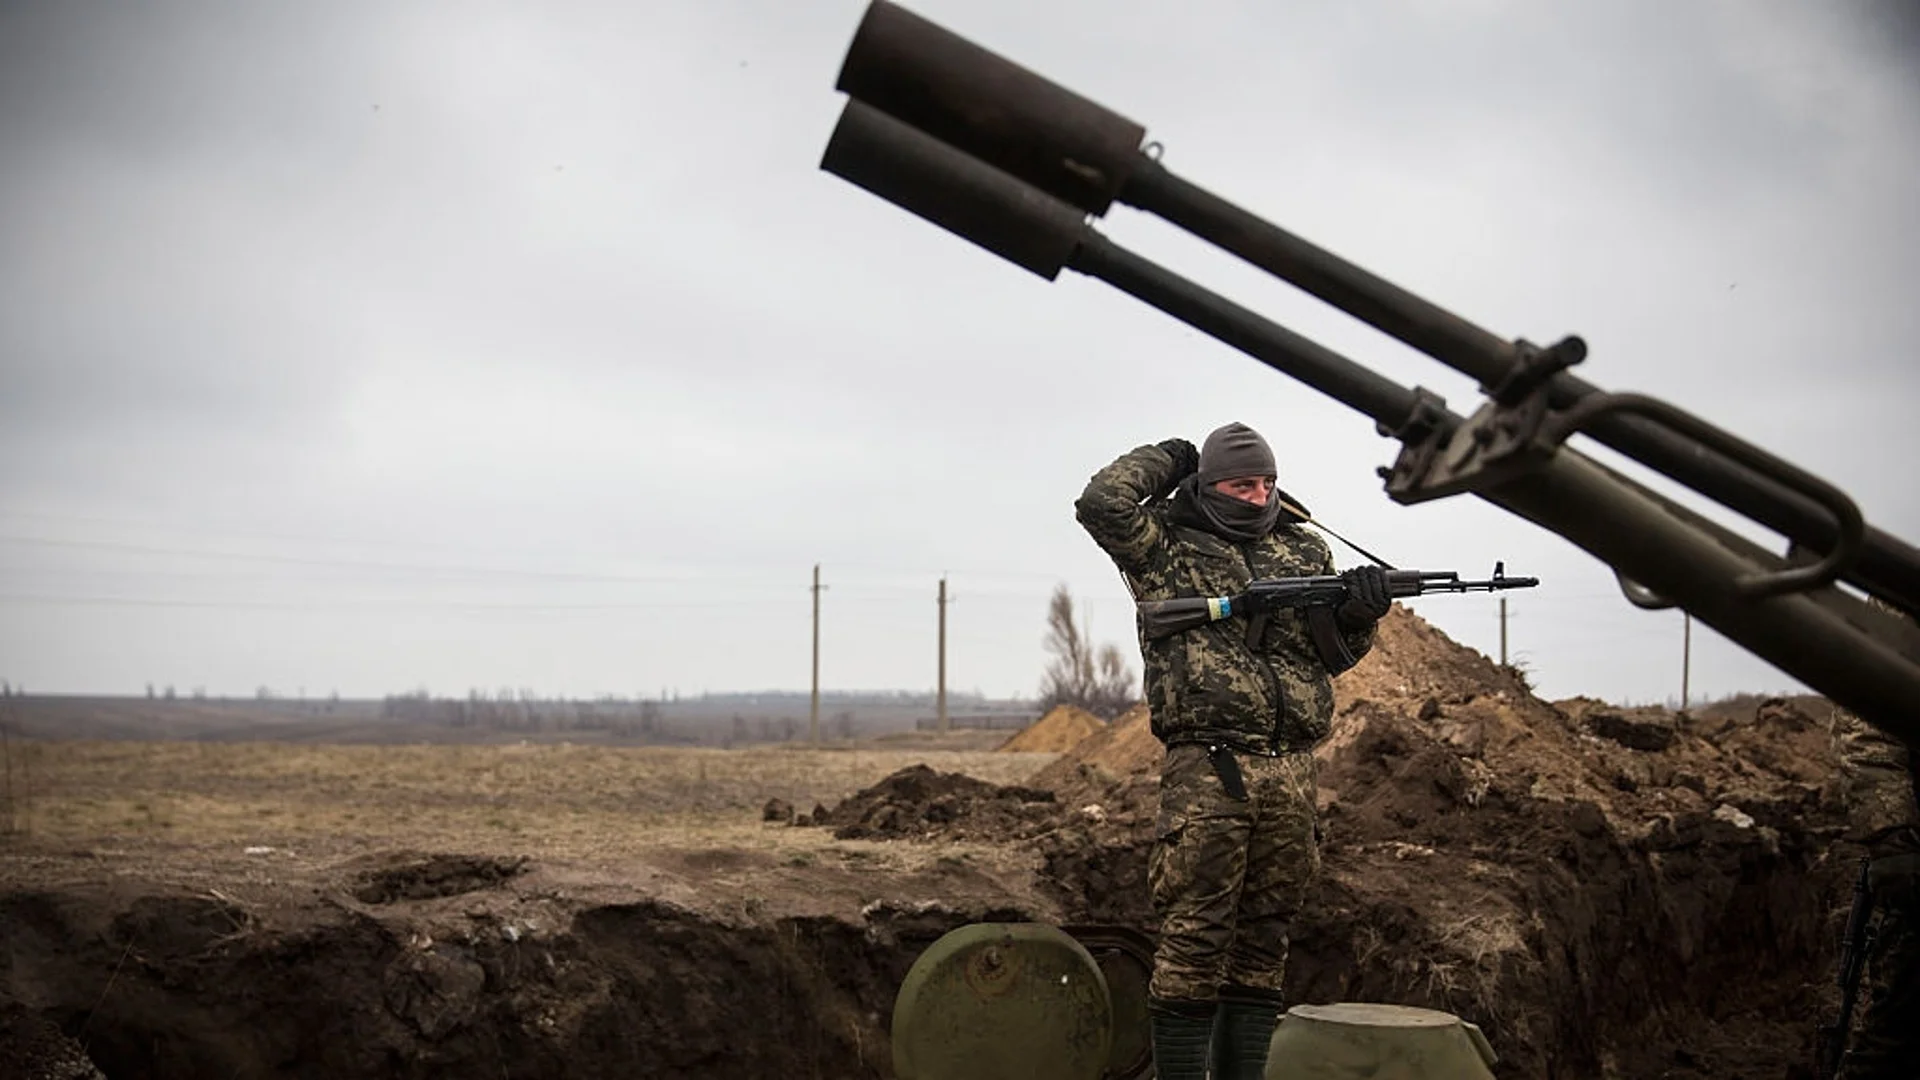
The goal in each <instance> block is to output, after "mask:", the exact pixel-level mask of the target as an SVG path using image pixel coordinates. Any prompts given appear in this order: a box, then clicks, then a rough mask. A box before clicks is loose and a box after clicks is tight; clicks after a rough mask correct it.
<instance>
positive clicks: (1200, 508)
mask: <svg viewBox="0 0 1920 1080" xmlns="http://www.w3.org/2000/svg"><path fill="white" fill-rule="evenodd" d="M1274 475H1275V469H1274V461H1273V449H1272V448H1271V447H1269V446H1268V445H1267V440H1265V439H1263V438H1261V437H1260V433H1259V432H1257V431H1255V430H1253V429H1252V428H1250V427H1248V426H1247V425H1245V424H1240V423H1233V424H1228V425H1227V426H1225V427H1223V428H1219V429H1216V430H1215V431H1214V432H1213V434H1211V435H1208V436H1207V441H1206V442H1205V443H1203V444H1202V445H1201V447H1200V469H1199V471H1198V472H1196V473H1194V474H1193V475H1192V476H1190V477H1188V478H1187V479H1186V480H1185V481H1183V482H1182V483H1181V485H1180V491H1179V495H1180V496H1181V497H1182V499H1181V501H1183V502H1185V503H1186V504H1187V507H1185V508H1183V509H1190V510H1191V511H1192V512H1193V513H1194V514H1195V515H1196V516H1197V517H1198V519H1199V520H1200V522H1202V523H1204V525H1205V527H1206V528H1207V530H1208V531H1209V532H1212V533H1215V534H1216V535H1218V536H1221V537H1224V538H1225V539H1228V540H1231V541H1233V542H1235V543H1242V544H1243V543H1246V542H1248V541H1251V540H1258V539H1260V538H1261V537H1263V536H1266V535H1267V534H1268V533H1271V532H1273V530H1274V528H1275V526H1277V525H1279V524H1280V521H1281V517H1282V514H1283V512H1284V511H1283V509H1282V504H1283V503H1285V502H1288V501H1290V500H1286V499H1282V498H1281V497H1280V491H1279V490H1278V489H1277V488H1276V489H1275V490H1274V491H1273V493H1272V494H1271V495H1270V496H1269V497H1268V499H1267V505H1265V506H1255V505H1254V504H1252V503H1250V502H1247V501H1246V500H1244V499H1236V498H1234V497H1233V496H1231V495H1227V494H1224V493H1222V492H1219V491H1216V490H1214V487H1213V485H1215V484H1217V483H1219V482H1220V481H1222V480H1234V479H1237V478H1239V477H1242V476H1265V477H1268V478H1272V477H1273V476H1274ZM1286 517H1287V519H1288V520H1293V519H1294V515H1292V514H1287V515H1286Z"/></svg>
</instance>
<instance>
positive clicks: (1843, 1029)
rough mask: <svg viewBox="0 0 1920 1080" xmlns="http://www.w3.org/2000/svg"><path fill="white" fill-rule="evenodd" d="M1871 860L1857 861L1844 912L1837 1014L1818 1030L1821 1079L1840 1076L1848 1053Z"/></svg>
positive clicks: (1865, 940) (1868, 912)
mask: <svg viewBox="0 0 1920 1080" xmlns="http://www.w3.org/2000/svg"><path fill="white" fill-rule="evenodd" d="M1872 865H1873V863H1872V860H1870V859H1862V860H1860V875H1859V876H1858V877H1856V878H1854V879H1853V910H1852V911H1850V912H1848V914H1847V933H1846V936H1845V937H1843V938H1841V939H1840V1015H1839V1016H1838V1017H1837V1018H1836V1019H1835V1020H1834V1022H1833V1023H1832V1024H1831V1025H1828V1026H1823V1027H1822V1028H1821V1029H1820V1080H1833V1078H1834V1077H1835V1076H1838V1075H1840V1059H1841V1058H1842V1057H1844V1056H1845V1055H1846V1052H1847V1034H1848V1032H1849V1030H1850V1029H1851V1028H1852V1027H1853V1006H1854V1003H1855V1001H1856V1000H1857V999H1858V998H1859V996H1860V970H1861V968H1863V967H1865V966H1866V963H1867V952H1868V950H1869V948H1870V947H1871V946H1872V941H1871V937H1872V933H1873V931H1872V930H1871V929H1870V928H1869V926H1868V920H1869V919H1870V918H1872V916H1873V875H1872V874H1871V872H1870V871H1871V868H1872Z"/></svg>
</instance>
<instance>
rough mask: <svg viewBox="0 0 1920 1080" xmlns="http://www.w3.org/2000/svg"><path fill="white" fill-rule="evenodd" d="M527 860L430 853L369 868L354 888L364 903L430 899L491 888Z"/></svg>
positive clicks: (522, 868)
mask: <svg viewBox="0 0 1920 1080" xmlns="http://www.w3.org/2000/svg"><path fill="white" fill-rule="evenodd" d="M526 865H527V860H526V859H525V858H518V859H496V858H489V857H486V856H476V855H432V856H425V857H418V858H404V859H403V860H402V861H401V862H400V863H399V865H396V866H387V867H383V868H381V869H378V870H370V871H367V872H366V873H364V874H363V875H362V876H361V880H360V884H359V885H358V887H356V888H355V889H354V890H353V895H354V898H355V899H357V900H359V901H360V902H361V903H363V904H391V903H393V902H394V901H396V900H431V899H434V898H435V897H441V896H459V895H461V894H462V893H470V892H479V891H480V890H482V889H491V888H494V887H496V886H498V885H499V884H500V883H501V882H503V881H507V880H509V879H511V878H513V877H516V876H518V875H519V874H521V873H522V872H523V871H525V870H526Z"/></svg>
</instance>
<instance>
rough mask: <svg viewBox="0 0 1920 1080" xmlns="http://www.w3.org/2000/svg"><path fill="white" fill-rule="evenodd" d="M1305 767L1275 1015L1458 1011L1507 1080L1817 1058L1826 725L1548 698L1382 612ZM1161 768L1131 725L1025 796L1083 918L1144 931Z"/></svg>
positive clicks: (1762, 706) (1826, 833)
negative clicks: (1300, 872) (1304, 902)
mask: <svg viewBox="0 0 1920 1080" xmlns="http://www.w3.org/2000/svg"><path fill="white" fill-rule="evenodd" d="M1335 698H1336V703H1337V704H1336V709H1337V713H1338V716H1337V718H1336V721H1335V725H1334V731H1333V734H1332V735H1331V737H1330V738H1328V739H1327V740H1326V742H1325V743H1323V744H1322V745H1321V746H1320V747H1319V748H1318V749H1317V751H1316V755H1315V756H1316V758H1317V759H1318V760H1319V763H1320V785H1321V791H1320V803H1321V806H1322V810H1323V817H1322V829H1323V833H1324V837H1325V842H1324V846H1323V853H1324V856H1325V861H1324V873H1323V876H1322V879H1321V884H1320V886H1319V887H1318V888H1317V889H1316V891H1315V893H1314V897H1313V900H1312V901H1311V903H1310V906H1309V909H1308V910H1307V912H1305V913H1304V914H1303V917H1302V919H1301V921H1300V924H1299V926H1298V927H1297V931H1298V932H1297V935H1296V938H1295V949H1294V955H1295V959H1294V962H1293V963H1292V965H1291V966H1290V968H1289V980H1288V981H1289V988H1288V992H1289V996H1290V998H1291V999H1292V1000H1296V1001H1334V1000H1374V1001H1388V1002H1399V1003H1404V1004H1411V1005H1425V1006H1429V1007H1435V1008H1442V1009H1447V1010H1449V1011H1452V1012H1456V1013H1460V1014H1462V1015H1464V1016H1467V1017H1469V1018H1470V1019H1474V1020H1476V1021H1477V1022H1479V1023H1481V1024H1482V1025H1483V1026H1484V1027H1486V1028H1487V1029H1488V1032H1489V1035H1490V1036H1491V1037H1492V1038H1493V1040H1494V1043H1495V1045H1496V1047H1497V1048H1498V1049H1499V1050H1500V1052H1501V1054H1502V1056H1503V1058H1504V1063H1503V1065H1502V1067H1501V1068H1500V1069H1498V1070H1496V1072H1497V1073H1498V1075H1501V1076H1503V1077H1506V1076H1516V1077H1518V1076H1527V1077H1536V1076H1537V1077H1567V1076H1589V1075H1602V1076H1607V1075H1623V1076H1626V1075H1633V1076H1637V1075H1662V1076H1669V1077H1692V1078H1700V1080H1705V1078H1716V1080H1719V1078H1726V1080H1731V1078H1733V1077H1741V1078H1750V1077H1785V1076H1789V1075H1792V1073H1791V1069H1790V1063H1796V1062H1804V1061H1806V1060H1809V1054H1810V1052H1811V1042H1810V1040H1811V1036H1812V1032H1813V1022H1812V1019H1811V1016H1810V1014H1809V1012H1808V1009H1809V1005H1810V1003H1814V1007H1816V1008H1818V1007H1822V1006H1824V1005H1825V1004H1826V999H1827V997H1828V996H1830V994H1829V992H1828V991H1827V990H1826V989H1825V986H1826V983H1827V980H1828V977H1829V975H1828V965H1829V963H1830V961H1831V956H1832V953H1831V949H1832V941H1831V939H1832V936H1833V935H1832V932H1831V931H1832V929H1833V928H1832V926H1831V925H1830V923H1831V921H1832V919H1833V917H1834V916H1833V912H1834V901H1835V897H1836V894H1837V891H1838V889H1839V887H1840V886H1839V882H1838V880H1837V875H1836V873H1835V871H1834V866H1833V862H1832V860H1831V859H1829V858H1828V848H1829V846H1830V844H1831V843H1832V840H1833V838H1834V836H1835V835H1836V834H1837V831H1838V828H1837V827H1838V825H1839V821H1840V808H1839V807H1838V805H1837V804H1836V802H1835V800H1834V797H1833V794H1832V792H1833V790H1834V788H1833V784H1832V779H1833V776H1834V772H1835V761H1834V759H1833V755H1832V751H1831V749H1830V747H1829V745H1828V743H1827V736H1826V730H1825V722H1824V720H1823V719H1821V718H1819V717H1817V716H1816V715H1814V714H1815V712H1817V711H1818V710H1817V709H1813V708H1811V707H1809V706H1808V705H1807V703H1805V702H1799V701H1788V700H1781V699H1772V700H1762V701H1759V702H1758V704H1757V705H1753V706H1750V707H1749V708H1748V709H1747V711H1745V712H1744V713H1742V712H1741V711H1740V710H1738V709H1722V710H1719V711H1718V712H1716V713H1715V714H1713V715H1710V716H1698V717H1696V716H1690V715H1680V714H1675V713H1672V712H1669V711H1667V710H1664V709H1658V708H1638V709H1626V708H1620V707H1616V706H1612V705H1608V704H1605V703H1603V702H1598V701H1592V700H1587V699H1578V700H1574V701H1569V702H1561V703H1558V704H1549V703H1547V702H1544V701H1542V700H1540V699H1538V698H1536V697H1534V696H1533V695H1532V693H1531V692H1530V691H1529V690H1528V688H1527V686H1526V684H1525V682H1524V681H1523V680H1522V679H1521V678H1520V677H1519V674H1518V673H1517V672H1514V671H1512V670H1511V669H1506V668H1502V667H1501V666H1500V665H1498V664H1495V663H1494V662H1492V661H1491V660H1489V659H1488V658H1487V657H1485V656H1484V655H1482V654H1480V653H1478V652H1475V651H1474V650H1471V649H1467V648H1464V647H1462V646H1460V645H1458V644H1456V643H1455V642H1453V641H1452V640H1450V639H1449V638H1447V637H1446V636H1445V635H1444V634H1442V633H1441V632H1440V631H1439V630H1437V629H1435V628H1434V627H1432V626H1430V625H1428V624H1427V623H1425V622H1424V621H1422V620H1420V619H1419V618H1418V617H1417V616H1415V615H1413V614H1412V613H1410V612H1408V611H1406V610H1404V609H1402V608H1398V607H1396V608H1395V609H1394V610H1393V611H1392V612H1391V613H1390V614H1389V615H1388V617H1387V618H1386V619H1384V620H1383V621H1382V622H1381V624H1380V631H1379V638H1378V641H1377V644H1376V646H1375V648H1374V650H1373V651H1372V652H1371V653H1370V654H1369V655H1368V656H1367V657H1366V658H1365V659H1364V660H1363V661H1362V662H1361V663H1360V664H1359V665H1358V666H1356V667H1355V668H1354V670H1352V671H1351V672H1348V673H1347V674H1345V675H1343V676H1341V677H1340V678H1339V679H1338V680H1336V682H1335ZM1160 760H1161V753H1160V747H1159V744H1158V742H1157V741H1155V740H1153V738H1152V735H1151V733H1150V730H1149V727H1148V722H1147V718H1146V716H1145V715H1144V713H1142V714H1140V715H1137V716H1129V717H1125V718H1122V719H1121V720H1119V721H1116V722H1115V723H1114V724H1113V725H1112V726H1111V728H1110V729H1109V730H1108V731H1106V732H1102V733H1101V734H1100V735H1098V736H1095V737H1093V738H1089V739H1088V740H1086V741H1085V742H1084V743H1082V744H1080V745H1079V746H1076V747H1075V748H1074V749H1073V750H1071V751H1069V752H1068V753H1066V754H1064V755H1062V757H1061V758H1059V759H1057V760H1056V761H1054V762H1053V763H1052V764H1050V765H1048V766H1047V767H1045V768H1043V769H1041V770H1040V771H1039V772H1038V773H1036V774H1035V776H1034V777H1033V778H1032V780H1031V781H1030V783H1033V784H1034V785H1036V786H1041V787H1047V788H1050V789H1052V790H1054V791H1056V792H1058V793H1059V795H1060V803H1061V806H1060V810H1059V812H1058V813H1056V814H1055V816H1054V818H1053V822H1052V825H1051V828H1048V829H1043V830H1041V831H1040V832H1038V833H1037V834H1035V836H1034V838H1033V842H1034V843H1035V844H1036V846H1037V847H1038V848H1039V850H1040V851H1041V852H1042V853H1043V855H1044V857H1045V859H1046V865H1047V871H1048V874H1049V875H1050V877H1051V878H1052V880H1053V883H1054V885H1055V887H1056V891H1057V893H1058V895H1059V896H1060V898H1061V900H1062V903H1063V904H1064V905H1065V906H1066V907H1067V908H1068V910H1069V911H1070V912H1072V913H1073V914H1074V916H1075V917H1077V918H1083V919H1087V920H1089V921H1095V920H1099V921H1117V922H1125V923H1130V924H1133V925H1138V926H1141V927H1143V928H1148V929H1150V928H1151V915H1150V912H1148V911H1147V908H1146V897H1145V895H1144V893H1145V888H1144V881H1145V867H1146V852H1147V850H1148V849H1149V847H1150V845H1151V842H1152V836H1153V817H1154V806H1155V795H1156V790H1155V781H1156V774H1157V771H1158V768H1159V763H1160Z"/></svg>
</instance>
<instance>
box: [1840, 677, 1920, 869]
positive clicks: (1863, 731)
mask: <svg viewBox="0 0 1920 1080" xmlns="http://www.w3.org/2000/svg"><path fill="white" fill-rule="evenodd" d="M1833 736H1834V743H1835V744H1836V747H1837V749H1838V750H1839V752H1840V782H1841V785H1842V792H1843V794H1844V797H1845V798H1846V803H1847V838H1848V839H1849V840H1855V841H1858V842H1860V843H1864V844H1869V845H1879V844H1881V843H1883V842H1885V841H1889V840H1892V841H1894V842H1895V844H1896V846H1900V847H1910V846H1913V844H1914V842H1915V841H1920V806H1916V803H1915V799H1914V770H1915V765H1916V762H1915V761H1914V759H1913V751H1912V749H1911V748H1910V747H1908V746H1907V744H1906V743H1904V742H1902V741H1901V740H1899V739H1897V738H1895V737H1894V736H1892V735H1889V734H1887V733H1886V732H1884V731H1881V730H1880V729H1879V728H1876V727H1874V726H1873V725H1872V724H1869V723H1867V722H1866V721H1865V720H1862V719H1860V718H1859V717H1858V716H1855V715H1854V714H1853V713H1851V712H1848V711H1847V710H1845V709H1835V710H1834V711H1833Z"/></svg>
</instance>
